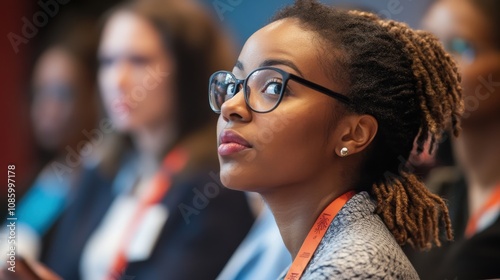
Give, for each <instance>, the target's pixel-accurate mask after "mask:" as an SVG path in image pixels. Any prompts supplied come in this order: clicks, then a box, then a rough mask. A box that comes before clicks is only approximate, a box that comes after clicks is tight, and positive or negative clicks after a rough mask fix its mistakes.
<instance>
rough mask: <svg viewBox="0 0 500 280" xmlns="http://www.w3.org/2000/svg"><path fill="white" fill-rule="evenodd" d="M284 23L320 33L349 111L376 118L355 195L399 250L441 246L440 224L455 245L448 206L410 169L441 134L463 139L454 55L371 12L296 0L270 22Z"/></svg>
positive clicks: (422, 34) (328, 70) (425, 34)
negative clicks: (414, 157)
mask: <svg viewBox="0 0 500 280" xmlns="http://www.w3.org/2000/svg"><path fill="white" fill-rule="evenodd" d="M287 18H292V19H298V22H299V24H300V25H301V27H302V28H304V29H305V30H308V31H312V32H315V33H316V34H317V35H318V36H317V37H318V38H317V40H318V41H319V42H320V43H319V46H320V47H321V50H322V51H323V52H322V54H323V55H324V56H326V59H324V58H323V59H322V62H321V63H322V66H323V67H324V68H325V72H326V73H328V74H329V75H330V76H331V78H332V79H334V80H336V81H340V83H341V84H342V87H343V92H344V94H346V95H347V96H349V97H350V98H351V100H352V104H351V105H348V108H347V110H349V111H351V112H354V113H358V114H369V115H372V116H374V117H375V118H376V119H377V121H378V124H379V129H378V132H377V135H376V136H375V139H374V141H373V143H372V144H371V147H370V149H369V151H368V153H369V154H368V155H367V157H366V160H365V162H364V163H363V164H362V166H361V167H360V168H361V170H360V171H361V174H363V175H364V177H366V178H363V181H362V182H359V186H360V187H358V190H367V191H368V192H369V193H370V194H371V196H372V197H374V198H375V199H376V201H377V210H376V211H377V213H378V214H379V215H380V216H381V218H382V220H383V221H384V223H385V224H386V226H387V227H388V228H389V230H390V231H391V232H392V234H393V235H394V237H395V239H396V240H397V242H398V243H399V244H400V245H404V244H406V243H409V244H410V245H412V246H413V247H416V248H419V249H423V248H430V247H432V245H433V243H435V244H436V245H437V246H440V245H441V244H440V240H439V239H440V235H439V230H440V225H441V224H443V225H444V227H445V233H446V237H447V239H450V240H451V239H452V238H453V236H452V230H451V222H450V218H449V215H448V209H447V206H446V204H445V202H444V201H443V200H442V199H441V198H440V197H439V196H437V195H435V194H433V193H431V192H430V191H429V190H428V189H427V188H426V187H425V185H424V184H423V183H422V181H421V180H420V179H419V178H418V177H417V176H416V175H415V174H413V173H412V172H410V171H409V170H408V169H407V168H405V164H407V162H408V158H409V155H410V152H411V151H412V150H413V146H414V145H415V146H416V151H417V153H419V154H420V153H422V152H423V151H424V144H425V143H426V141H431V148H430V150H431V151H429V152H432V147H433V146H434V144H435V143H436V142H437V141H439V140H440V138H441V134H442V133H443V132H444V131H446V130H451V131H452V132H453V134H454V135H455V136H458V133H459V130H460V127H459V119H460V116H461V114H462V111H463V101H462V96H461V87H460V75H459V74H458V72H457V67H456V65H455V63H454V62H453V60H452V59H451V57H450V56H449V55H448V54H447V53H445V51H444V50H443V47H442V46H441V44H440V43H439V42H438V40H437V39H436V38H435V37H434V36H433V35H432V34H430V33H428V32H424V31H415V30H412V29H410V28H409V27H408V26H407V25H405V24H403V23H400V22H396V21H393V20H385V19H381V18H379V17H378V16H376V15H374V14H371V13H367V12H358V11H342V10H338V9H335V8H333V7H328V6H325V5H322V4H320V3H317V2H316V1H314V0H298V1H296V2H295V4H294V5H292V6H289V7H286V8H284V9H283V10H281V11H280V12H278V14H277V15H275V17H274V19H273V20H281V19H287ZM360 181H361V180H360ZM370 186H371V187H370Z"/></svg>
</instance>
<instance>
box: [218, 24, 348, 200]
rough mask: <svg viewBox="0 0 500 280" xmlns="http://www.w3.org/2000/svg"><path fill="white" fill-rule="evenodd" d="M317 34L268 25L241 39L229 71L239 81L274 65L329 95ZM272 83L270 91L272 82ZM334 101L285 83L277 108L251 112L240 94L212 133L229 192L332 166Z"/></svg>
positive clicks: (282, 182) (267, 186)
mask: <svg viewBox="0 0 500 280" xmlns="http://www.w3.org/2000/svg"><path fill="white" fill-rule="evenodd" d="M315 42H317V41H316V38H315V34H313V33H312V32H310V31H305V30H303V29H302V28H301V27H300V25H299V24H298V22H297V21H296V20H293V19H285V20H280V21H277V22H274V23H271V24H269V25H268V26H266V27H264V28H262V29H261V30H259V31H257V32H256V33H255V34H253V35H252V36H251V37H250V38H249V39H248V41H247V42H246V44H245V46H244V47H243V50H242V51H241V53H240V56H239V58H238V62H239V63H238V64H237V66H235V67H234V69H233V73H234V74H235V76H236V78H238V79H244V78H246V77H247V75H248V74H249V73H250V72H252V71H253V70H254V69H256V68H258V67H262V66H264V65H266V66H274V67H277V68H280V69H282V70H284V71H287V72H290V73H293V74H295V75H298V76H301V77H303V78H305V79H308V80H310V81H312V82H315V83H317V84H320V85H322V86H324V87H327V88H329V89H331V90H337V91H338V90H339V85H338V84H335V83H334V82H333V81H332V80H331V79H329V78H328V75H327V74H326V73H325V72H324V71H323V67H322V66H321V64H320V61H319V59H320V57H321V53H320V51H319V48H318V47H317V46H316V43H315ZM276 82H279V81H274V80H273V81H269V87H270V88H267V89H260V88H257V89H255V88H254V89H250V90H251V91H259V90H261V91H264V90H265V91H266V92H267V91H272V90H273V89H274V88H273V87H274V86H275V83H276ZM339 106H343V105H341V103H339V102H338V101H336V100H335V99H333V98H331V97H328V96H326V95H324V94H322V93H319V92H317V91H315V90H313V89H310V88H308V87H305V86H303V85H301V84H298V83H296V82H294V81H293V80H290V81H289V82H288V85H287V90H286V92H285V95H284V98H283V100H282V101H281V103H280V104H279V106H278V107H277V108H276V109H274V110H273V111H271V112H269V113H255V112H253V111H251V110H250V109H249V108H248V106H246V103H245V101H244V94H243V92H242V91H240V92H239V93H237V94H236V95H235V96H234V97H233V98H231V99H229V100H227V101H226V102H225V103H224V104H223V105H222V107H221V115H220V117H219V121H218V127H217V134H218V137H219V138H218V143H219V161H220V168H221V180H222V182H223V184H224V185H226V186H227V187H229V188H232V189H238V190H245V191H258V192H261V193H262V192H266V191H271V190H272V189H275V188H280V187H283V186H287V187H289V186H293V185H299V184H303V183H307V182H309V180H311V179H313V178H315V176H317V175H318V174H320V173H322V171H324V170H325V168H326V166H331V161H333V160H334V148H332V143H331V141H330V139H328V135H330V134H329V133H330V132H331V129H335V128H334V125H333V123H334V118H333V115H334V110H335V108H338V107H339Z"/></svg>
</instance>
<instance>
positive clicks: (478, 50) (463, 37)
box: [424, 0, 500, 129]
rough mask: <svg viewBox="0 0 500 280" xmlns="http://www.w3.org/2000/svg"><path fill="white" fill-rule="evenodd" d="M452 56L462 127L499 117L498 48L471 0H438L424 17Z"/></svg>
mask: <svg viewBox="0 0 500 280" xmlns="http://www.w3.org/2000/svg"><path fill="white" fill-rule="evenodd" d="M424 28H425V29H427V30H430V31H432V32H433V33H435V34H436V35H437V36H438V37H440V39H441V40H442V42H443V43H444V45H445V47H446V48H447V50H448V51H449V52H451V53H452V54H453V55H454V57H455V58H456V60H457V62H458V65H459V70H460V72H461V74H462V80H463V81H462V86H463V90H464V96H465V115H464V119H463V126H464V129H467V128H468V126H470V127H471V128H473V127H474V126H476V125H477V124H482V123H486V122H489V120H494V121H495V122H497V121H498V120H500V50H498V49H496V48H495V46H494V39H493V34H492V33H491V30H492V29H491V27H490V23H489V22H488V18H487V17H486V16H484V15H482V14H481V12H480V11H479V10H478V9H477V8H476V7H475V6H474V5H473V4H472V1H471V0H441V1H438V2H437V3H436V4H435V5H434V6H433V7H432V8H431V10H430V11H429V13H428V14H427V16H426V17H425V19H424Z"/></svg>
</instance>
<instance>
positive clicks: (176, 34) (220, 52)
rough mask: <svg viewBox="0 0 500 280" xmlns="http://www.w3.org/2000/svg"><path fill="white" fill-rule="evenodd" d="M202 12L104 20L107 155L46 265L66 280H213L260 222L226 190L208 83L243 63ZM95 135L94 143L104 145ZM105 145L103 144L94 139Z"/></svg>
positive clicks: (155, 5) (135, 10) (164, 4)
mask: <svg viewBox="0 0 500 280" xmlns="http://www.w3.org/2000/svg"><path fill="white" fill-rule="evenodd" d="M229 46H231V44H230V42H229V40H228V38H226V37H225V36H224V35H223V34H222V33H221V30H220V29H219V28H218V26H217V25H216V24H215V22H214V20H213V19H212V18H211V17H210V16H209V15H207V13H206V11H204V10H203V9H202V8H201V7H200V6H198V5H197V4H196V3H195V2H193V1H175V0H170V1H147V0H146V1H135V2H134V1H131V2H126V3H124V4H122V5H120V6H118V7H116V8H115V9H113V10H112V11H110V12H109V13H108V14H107V16H106V17H105V19H104V24H103V29H102V34H101V41H100V45H99V49H98V59H99V73H98V83H99V89H100V93H101V96H102V99H103V103H104V106H105V109H106V112H107V114H108V116H109V119H108V120H109V121H110V123H111V124H112V126H113V127H114V129H115V130H116V131H117V133H118V134H121V136H120V137H118V138H119V139H120V141H119V140H116V139H115V138H116V137H115V136H114V135H113V133H109V134H106V135H105V136H104V138H106V140H105V141H102V144H101V145H99V146H98V147H97V148H98V149H99V150H100V151H102V153H104V154H105V156H102V160H101V161H100V162H99V163H98V164H97V165H96V166H95V168H94V169H92V170H89V171H88V172H86V173H85V174H82V180H81V186H80V187H79V192H78V193H77V194H76V196H75V202H74V203H73V204H72V206H71V207H70V208H69V209H68V211H67V213H65V215H64V216H63V217H62V219H61V220H60V221H59V223H58V227H57V229H56V231H55V233H54V235H53V239H52V240H51V241H50V242H49V243H50V246H48V248H47V249H46V250H45V252H44V255H43V258H42V261H43V262H44V263H45V264H46V265H47V266H48V267H49V268H50V269H52V270H53V271H54V272H55V273H57V274H58V275H60V276H61V277H62V278H64V279H72V280H73V279H75V280H76V279H89V280H99V279H127V277H131V278H132V277H133V279H147V280H154V279H214V278H215V277H216V276H217V275H218V274H219V273H220V271H221V270H222V268H223V266H224V265H225V263H226V262H227V261H228V259H229V258H230V256H231V255H232V254H233V252H234V250H235V249H236V247H237V246H238V245H239V243H240V242H241V241H242V240H243V238H244V237H245V235H246V234H247V232H248V230H249V228H250V226H251V225H252V223H253V220H254V217H253V215H252V212H251V210H250V208H249V206H248V203H247V201H246V198H245V195H244V194H242V193H237V192H233V191H230V190H227V189H224V188H222V187H221V185H220V182H219V181H218V176H217V170H218V164H217V157H216V152H215V149H214V147H215V135H214V126H215V119H214V117H213V116H212V114H211V113H210V110H209V109H208V108H207V107H206V105H205V104H206V101H205V100H206V99H205V94H204V93H206V84H207V81H208V78H209V76H210V73H212V72H213V71H215V70H218V69H225V68H227V67H229V66H230V65H231V63H232V61H233V59H234V52H233V50H232V49H231V48H230V47H229ZM95 135H97V133H96V134H95ZM94 137H95V138H98V137H97V136H94Z"/></svg>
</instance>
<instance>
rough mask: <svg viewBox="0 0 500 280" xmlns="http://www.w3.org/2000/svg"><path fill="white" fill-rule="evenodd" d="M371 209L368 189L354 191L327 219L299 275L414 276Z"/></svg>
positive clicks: (305, 278)
mask: <svg viewBox="0 0 500 280" xmlns="http://www.w3.org/2000/svg"><path fill="white" fill-rule="evenodd" d="M374 211H375V203H374V202H373V201H372V200H371V199H370V196H369V195H368V193H366V192H360V193H358V194H356V195H354V196H353V197H352V198H351V199H350V200H349V201H348V202H347V203H346V205H344V207H343V208H342V209H341V210H340V211H339V213H338V214H337V216H336V217H335V219H334V220H333V222H332V223H331V225H330V227H329V228H328V230H327V232H326V233H325V236H324V237H323V239H322V240H321V243H320V244H319V246H318V249H317V250H316V252H315V253H314V255H313V257H312V259H311V262H310V263H309V264H308V266H307V267H306V269H305V271H304V273H303V274H302V277H301V278H300V279H301V280H322V279H405V280H406V279H418V275H417V273H416V272H415V269H414V268H413V267H412V265H411V264H410V262H409V261H408V259H407V258H406V256H405V254H404V253H403V251H402V250H401V247H400V246H399V245H398V243H397V242H396V240H395V239H394V237H393V236H392V234H391V233H390V232H389V230H388V229H387V227H386V226H385V224H384V222H383V221H382V220H381V218H380V217H379V216H378V215H377V214H376V213H374ZM287 271H288V269H287ZM287 271H285V272H283V274H282V275H281V277H280V279H284V278H285V275H286V272H287Z"/></svg>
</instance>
